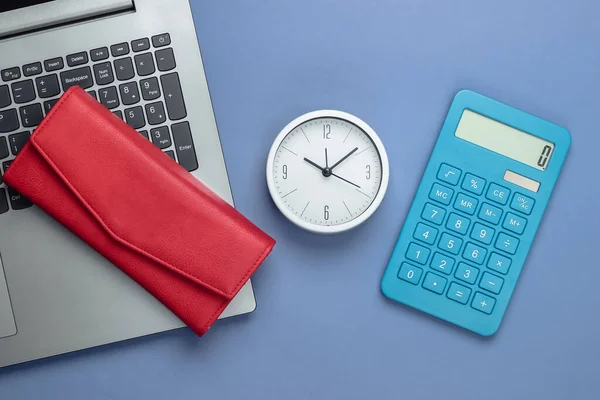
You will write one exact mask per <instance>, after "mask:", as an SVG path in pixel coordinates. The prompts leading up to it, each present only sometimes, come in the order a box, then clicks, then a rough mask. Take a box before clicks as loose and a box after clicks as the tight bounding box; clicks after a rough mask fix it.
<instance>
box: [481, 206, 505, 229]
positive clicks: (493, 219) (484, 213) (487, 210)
mask: <svg viewBox="0 0 600 400" xmlns="http://www.w3.org/2000/svg"><path fill="white" fill-rule="evenodd" d="M500 217H502V209H500V208H498V207H494V206H493V205H491V204H488V203H483V204H482V205H481V210H479V218H480V219H482V220H484V221H487V222H489V223H490V224H494V225H497V224H498V222H500Z"/></svg>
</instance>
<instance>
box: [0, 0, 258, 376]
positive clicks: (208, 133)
mask: <svg viewBox="0 0 600 400" xmlns="http://www.w3.org/2000/svg"><path fill="white" fill-rule="evenodd" d="M0 74H1V75H0V169H1V172H3V171H5V169H6V168H7V166H8V165H9V164H10V160H12V159H13V158H14V156H15V154H17V153H18V151H19V150H20V149H21V147H22V146H23V145H24V143H25V142H26V141H27V138H28V137H29V135H30V134H31V132H32V131H33V129H35V127H36V125H37V124H38V123H39V122H40V120H41V119H42V118H43V116H44V115H45V114H46V113H47V112H48V111H49V110H50V109H51V108H52V106H53V105H54V103H55V102H56V100H57V99H58V97H59V96H60V94H61V93H62V92H64V91H65V90H66V89H67V88H69V87H70V86H72V85H76V84H77V85H79V86H82V87H83V88H85V89H86V90H87V91H88V92H89V93H90V95H92V96H95V97H96V98H97V99H98V101H100V102H101V103H102V104H104V105H105V106H106V107H107V108H109V109H110V110H111V111H113V112H114V113H115V114H117V115H118V116H119V117H121V118H123V119H124V120H125V121H126V122H127V123H128V124H129V125H131V126H132V127H134V128H135V129H136V130H137V131H138V132H140V135H144V136H145V137H147V138H148V140H151V141H152V142H153V143H154V144H155V145H156V146H158V147H159V148H160V149H162V150H163V151H164V152H165V153H167V154H168V155H169V156H170V157H172V158H174V159H175V160H176V161H177V162H179V164H181V165H182V166H183V167H185V168H186V169H188V170H189V171H190V172H191V173H192V174H193V175H194V176H195V177H197V178H198V179H200V180H201V181H203V182H204V183H206V184H207V185H208V186H209V187H210V188H211V189H213V190H214V191H215V192H216V193H217V194H219V195H220V196H221V197H223V198H224V199H225V200H227V201H228V202H230V203H232V202H233V200H232V197H231V192H230V188H229V183H228V178H227V172H226V169H225V162H224V160H223V154H222V150H221V144H220V141H219V136H218V132H217V127H216V123H215V118H214V115H213V110H212V105H211V101H210V96H209V92H208V87H207V83H206V79H205V75H204V69H203V65H202V60H201V57H200V51H199V48H198V43H197V39H196V32H195V30H194V24H193V21H192V15H191V11H190V7H189V3H188V0H169V1H165V0H8V2H7V0H2V1H1V2H0ZM190 144H193V146H190ZM0 260H1V261H0V366H6V365H11V364H16V363H20V362H24V361H29V360H34V359H39V358H42V357H47V356H52V355H56V354H61V353H65V352H70V351H74V350H79V349H84V348H89V347H92V346H97V345H101V344H105V343H110V342H115V341H119V340H124V339H129V338H133V337H138V336H142V335H148V334H151V333H156V332H161V331H165V330H170V329H174V328H179V327H182V326H183V323H182V322H181V321H180V320H179V319H178V318H177V317H175V316H174V315H173V314H172V313H171V312H170V311H169V310H167V309H166V308H165V307H164V306H162V305H161V304H160V303H159V302H158V301H157V300H156V299H154V298H153V297H152V296H151V295H149V294H148V293H147V292H146V291H145V290H144V289H142V288H141V287H140V286H138V285H137V284H136V283H135V282H134V281H132V280H131V279H129V278H128V277H127V276H126V275H125V274H123V273H122V272H121V271H120V270H119V269H118V268H116V267H114V266H113V265H111V264H110V263H109V262H107V261H106V260H105V259H103V258H102V257H101V256H100V255H98V254H97V253H96V252H95V251H93V250H92V249H90V248H89V247H87V245H85V244H84V243H83V242H81V241H80V240H79V239H78V238H77V237H75V236H74V235H73V234H71V233H70V232H68V231H67V230H65V229H64V228H63V227H62V226H61V225H59V224H58V223H56V222H54V221H53V220H52V219H51V218H50V217H48V216H47V215H46V214H45V213H44V212H42V211H41V210H40V209H38V208H37V207H35V206H33V205H32V204H31V203H30V202H29V201H28V200H27V199H26V198H24V197H22V196H20V195H19V194H18V193H15V192H14V191H12V190H11V189H9V188H7V187H6V185H4V184H1V185H0ZM255 305H256V303H255V299H254V294H253V291H252V286H251V283H250V282H248V283H247V284H246V286H244V288H243V289H242V290H241V292H240V293H239V294H238V296H237V297H236V298H235V299H234V300H233V302H232V303H231V304H230V305H229V307H228V308H227V309H226V310H225V311H224V313H223V314H222V315H221V318H223V317H227V316H232V315H238V314H242V313H248V312H251V311H252V310H254V308H255Z"/></svg>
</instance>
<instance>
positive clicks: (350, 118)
mask: <svg viewBox="0 0 600 400" xmlns="http://www.w3.org/2000/svg"><path fill="white" fill-rule="evenodd" d="M320 118H336V119H340V120H344V121H346V122H348V123H350V124H353V125H356V126H357V127H358V128H360V129H361V130H362V131H363V132H364V133H365V134H366V135H367V136H368V137H369V138H370V139H371V141H372V142H373V144H374V145H375V148H376V150H377V152H378V154H379V159H380V160H381V183H380V184H379V190H378V191H377V194H376V195H375V198H374V199H373V201H372V202H371V204H370V205H369V206H368V207H367V209H366V210H365V211H364V212H363V213H362V214H360V215H359V216H358V217H356V218H354V219H352V220H350V221H348V222H344V223H341V224H337V225H317V224H313V223H310V222H308V221H305V220H304V219H302V218H300V217H299V216H297V215H296V214H294V213H293V212H292V211H291V210H289V209H288V208H287V207H286V206H285V204H284V203H283V200H282V199H281V197H279V195H278V193H277V191H276V189H275V181H274V176H273V175H274V169H273V165H274V162H275V155H276V154H277V150H278V149H279V146H281V143H282V142H283V140H284V139H285V138H286V137H287V135H289V134H290V133H291V132H292V131H293V130H294V129H296V128H297V127H298V126H300V125H302V124H304V123H306V122H308V121H311V120H314V119H320ZM389 175H390V167H389V162H388V157H387V152H386V151H385V147H384V145H383V142H382V141H381V139H380V138H379V136H378V135H377V133H375V131H374V130H373V128H371V127H370V126H369V125H368V124H367V123H366V122H364V121H363V120H361V119H360V118H358V117H356V116H354V115H352V114H348V113H346V112H344V111H339V110H316V111H311V112H308V113H306V114H303V115H301V116H299V117H298V118H296V119H294V120H293V121H291V122H290V123H289V124H287V125H286V126H285V127H284V128H283V129H282V130H281V131H280V132H279V134H278V135H277V137H276V138H275V141H274V142H273V144H272V145H271V149H270V151H269V155H268V156H267V168H266V176H267V186H268V188H269V194H270V195H271V199H273V202H274V203H275V205H276V206H277V208H278V209H279V211H280V212H281V213H282V214H283V215H284V216H285V217H286V218H287V219H288V220H289V221H291V222H292V223H294V224H295V225H296V226H298V227H300V228H302V229H304V230H306V231H309V232H313V233H320V234H334V233H340V232H346V231H348V230H350V229H353V228H356V227H357V226H359V225H361V224H362V223H363V222H365V221H366V220H367V219H369V218H370V217H371V216H372V215H373V213H374V212H375V211H376V210H377V209H378V208H379V206H380V205H381V202H382V201H383V198H384V196H385V193H386V191H387V187H388V182H389Z"/></svg>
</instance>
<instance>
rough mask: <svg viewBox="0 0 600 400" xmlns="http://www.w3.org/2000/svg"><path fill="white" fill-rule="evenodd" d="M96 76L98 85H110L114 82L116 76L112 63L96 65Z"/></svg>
mask: <svg viewBox="0 0 600 400" xmlns="http://www.w3.org/2000/svg"><path fill="white" fill-rule="evenodd" d="M94 77H95V78H96V83H97V84H98V85H108V84H109V83H113V81H114V80H115V76H114V74H113V70H112V64H111V63H110V62H103V63H101V64H96V65H94Z"/></svg>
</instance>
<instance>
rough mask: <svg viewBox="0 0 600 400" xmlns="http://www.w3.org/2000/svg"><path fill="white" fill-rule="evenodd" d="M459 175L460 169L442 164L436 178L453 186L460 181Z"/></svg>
mask: <svg viewBox="0 0 600 400" xmlns="http://www.w3.org/2000/svg"><path fill="white" fill-rule="evenodd" d="M460 174H461V171H460V169H458V168H456V167H453V166H451V165H448V164H442V165H441V166H440V170H439V171H438V174H437V178H438V179H439V180H440V181H444V182H446V183H449V184H451V185H453V186H455V185H456V184H457V183H458V180H459V179H460Z"/></svg>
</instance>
